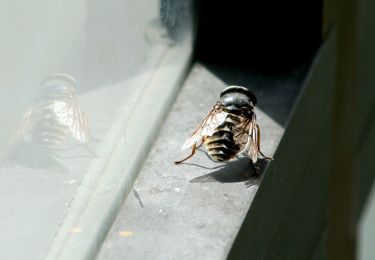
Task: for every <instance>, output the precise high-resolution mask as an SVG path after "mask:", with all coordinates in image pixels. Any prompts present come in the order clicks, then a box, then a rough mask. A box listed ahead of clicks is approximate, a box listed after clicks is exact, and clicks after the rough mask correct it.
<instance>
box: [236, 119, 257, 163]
mask: <svg viewBox="0 0 375 260" xmlns="http://www.w3.org/2000/svg"><path fill="white" fill-rule="evenodd" d="M237 129H238V130H237V133H235V142H236V144H238V145H239V146H240V151H239V152H238V153H237V154H242V153H245V154H246V155H247V156H248V157H249V158H250V159H251V161H252V162H253V163H255V162H256V161H257V160H258V157H259V131H258V130H259V128H258V127H257V124H256V118H255V115H253V117H252V118H251V120H250V119H245V120H244V122H243V123H242V124H241V125H240V126H239V127H238V128H237Z"/></svg>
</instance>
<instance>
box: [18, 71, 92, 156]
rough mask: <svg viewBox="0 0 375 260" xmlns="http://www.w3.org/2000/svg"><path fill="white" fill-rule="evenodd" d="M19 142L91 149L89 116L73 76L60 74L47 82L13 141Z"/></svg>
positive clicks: (49, 77) (53, 148) (50, 77)
mask: <svg viewBox="0 0 375 260" xmlns="http://www.w3.org/2000/svg"><path fill="white" fill-rule="evenodd" d="M18 139H22V140H24V141H26V142H35V143H37V144H39V145H41V146H43V147H46V148H48V149H51V150H56V149H60V148H64V149H67V147H66V145H64V144H68V143H73V144H74V143H76V144H77V143H78V144H83V145H85V146H86V148H87V149H88V147H87V142H88V139H89V133H88V122H87V116H86V114H84V113H82V112H81V109H80V107H79V104H78V100H77V95H76V87H75V80H74V78H73V77H72V76H70V75H68V74H63V73H56V74H52V75H50V76H48V77H47V78H46V79H45V80H44V82H43V83H42V88H41V90H40V93H39V95H38V96H37V98H36V99H35V101H34V103H33V105H32V106H31V107H30V108H29V109H28V111H27V112H26V113H25V115H24V118H23V120H22V122H21V125H20V127H19V129H18V131H17V133H16V135H15V137H14V138H13V140H18ZM70 148H73V147H70ZM88 150H89V151H90V152H91V153H92V151H91V150H90V149H88Z"/></svg>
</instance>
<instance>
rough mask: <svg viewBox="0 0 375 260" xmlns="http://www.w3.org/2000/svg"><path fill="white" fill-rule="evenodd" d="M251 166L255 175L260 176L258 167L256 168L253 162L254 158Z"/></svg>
mask: <svg viewBox="0 0 375 260" xmlns="http://www.w3.org/2000/svg"><path fill="white" fill-rule="evenodd" d="M250 167H251V169H252V170H253V172H254V175H255V176H259V173H258V172H257V169H256V168H255V164H254V163H253V161H252V160H250Z"/></svg>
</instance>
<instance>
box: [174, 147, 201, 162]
mask: <svg viewBox="0 0 375 260" xmlns="http://www.w3.org/2000/svg"><path fill="white" fill-rule="evenodd" d="M199 146H200V145H199ZM196 149H197V147H196V145H195V144H193V147H192V149H191V154H190V155H189V156H188V157H186V158H185V159H182V160H181V161H176V162H174V164H180V163H182V162H184V161H186V160H188V159H190V158H191V157H193V156H194V154H195V150H196Z"/></svg>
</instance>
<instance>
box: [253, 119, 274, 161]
mask: <svg viewBox="0 0 375 260" xmlns="http://www.w3.org/2000/svg"><path fill="white" fill-rule="evenodd" d="M255 126H256V128H257V134H258V143H257V146H258V152H259V154H260V155H262V156H263V157H264V159H267V160H271V161H272V160H273V158H272V157H268V156H265V155H264V154H263V153H262V152H261V151H260V128H259V125H257V124H256V125H255Z"/></svg>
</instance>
